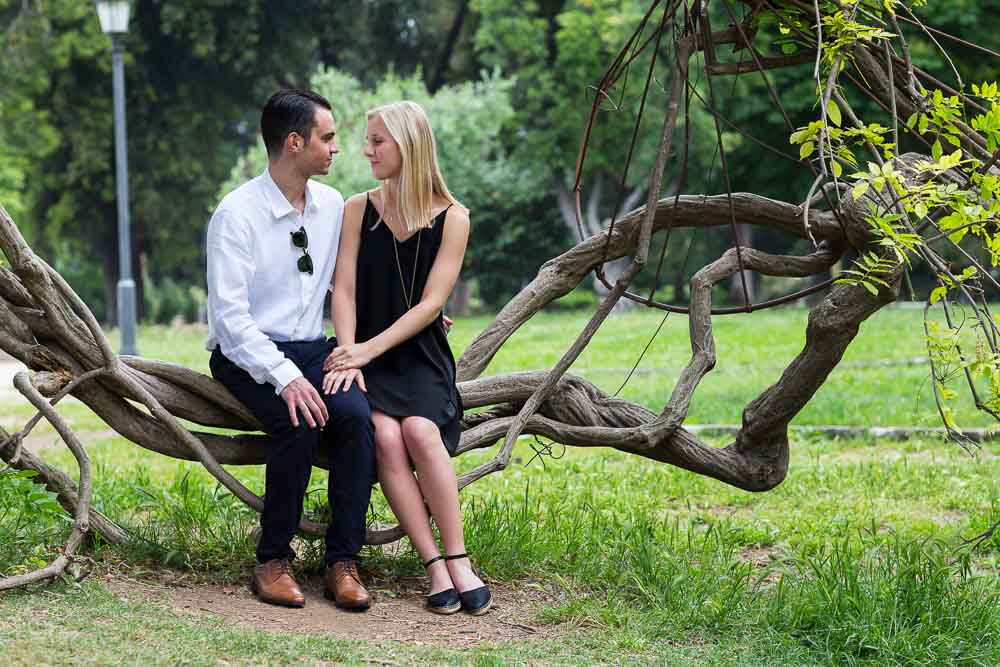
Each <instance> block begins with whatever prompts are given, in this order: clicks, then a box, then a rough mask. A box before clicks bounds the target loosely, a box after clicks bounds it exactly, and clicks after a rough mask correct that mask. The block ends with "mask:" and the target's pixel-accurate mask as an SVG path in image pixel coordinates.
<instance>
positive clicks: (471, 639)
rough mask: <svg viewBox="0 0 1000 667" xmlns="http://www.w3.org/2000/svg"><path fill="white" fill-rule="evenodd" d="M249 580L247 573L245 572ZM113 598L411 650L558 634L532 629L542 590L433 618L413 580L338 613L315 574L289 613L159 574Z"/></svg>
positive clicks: (236, 591) (496, 589)
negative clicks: (476, 611) (362, 607)
mask: <svg viewBox="0 0 1000 667" xmlns="http://www.w3.org/2000/svg"><path fill="white" fill-rule="evenodd" d="M248 576H249V575H248ZM106 583H107V584H108V586H109V587H110V588H111V589H112V591H114V593H115V594H116V595H118V596H119V597H120V598H122V599H125V600H129V601H159V600H162V599H163V598H164V597H166V599H167V600H168V604H169V605H170V608H171V609H172V610H173V611H175V612H177V613H184V614H191V615H194V616H215V617H220V618H222V619H224V620H225V621H227V622H231V623H238V624H240V625H245V626H248V627H252V628H255V629H257V630H263V631H264V632H269V633H273V634H294V635H334V636H336V637H338V638H342V639H365V640H372V641H400V642H407V643H412V644H416V645H421V644H438V643H440V644H447V645H448V646H450V647H455V646H466V645H472V644H476V643H479V642H483V641H489V642H507V641H512V640H530V639H538V638H546V637H552V636H554V635H555V634H558V633H559V629H558V628H555V627H552V626H541V627H539V626H536V625H535V624H534V622H533V619H534V616H535V614H536V612H537V611H538V609H539V608H540V607H541V606H542V605H543V604H547V603H552V602H555V601H556V600H557V597H556V593H554V592H553V591H551V590H547V589H545V588H543V587H541V586H532V585H530V584H529V585H527V586H522V587H520V588H515V587H512V586H507V585H497V584H490V587H491V588H492V590H493V607H492V608H491V609H490V611H489V612H488V613H486V614H485V615H483V616H478V617H476V616H470V615H468V614H464V613H461V612H459V613H458V614H453V615H451V616H439V615H437V614H432V613H430V612H428V611H425V610H424V608H423V603H424V600H423V595H422V589H421V587H422V586H423V585H424V581H422V580H419V579H413V580H404V581H401V582H395V584H394V585H393V586H391V587H390V586H387V585H378V582H376V584H375V585H372V586H371V587H370V588H369V590H370V591H371V592H372V596H373V599H374V603H373V604H372V606H371V609H369V610H368V611H367V612H348V611H343V610H340V609H337V608H336V607H334V606H333V603H332V602H330V601H328V600H326V599H325V598H324V597H323V581H322V578H321V577H319V576H318V575H315V576H311V577H309V578H304V577H301V576H300V577H299V584H300V585H301V586H302V590H303V592H304V593H305V596H306V606H305V607H303V608H302V609H288V608H285V607H277V606H274V605H270V604H265V603H263V602H260V601H259V600H257V598H256V596H254V594H253V593H252V592H251V591H250V589H249V587H248V585H246V584H239V585H238V584H211V583H208V584H201V583H198V584H195V583H191V582H185V581H183V580H177V579H173V580H171V578H170V577H163V578H161V579H160V580H155V579H130V578H126V577H123V576H121V575H116V576H114V577H113V578H108V579H107V580H106Z"/></svg>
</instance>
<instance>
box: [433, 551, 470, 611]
mask: <svg viewBox="0 0 1000 667" xmlns="http://www.w3.org/2000/svg"><path fill="white" fill-rule="evenodd" d="M439 560H445V557H444V556H435V557H434V558H431V559H430V560H429V561H427V562H426V563H424V569H427V568H429V567H430V566H431V565H433V564H434V563H436V562H438V561H439ZM424 606H425V607H426V608H427V611H432V612H434V613H435V614H454V613H455V612H457V611H458V610H459V609H461V608H462V600H461V598H460V597H459V595H458V591H456V590H455V589H454V588H448V589H445V590H443V591H440V592H438V593H434V594H433V595H428V596H427V602H426V604H425V605H424Z"/></svg>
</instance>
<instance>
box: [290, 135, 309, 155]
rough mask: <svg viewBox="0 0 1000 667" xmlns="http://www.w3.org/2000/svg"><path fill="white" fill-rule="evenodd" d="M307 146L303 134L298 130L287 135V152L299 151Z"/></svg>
mask: <svg viewBox="0 0 1000 667" xmlns="http://www.w3.org/2000/svg"><path fill="white" fill-rule="evenodd" d="M304 146H305V141H304V140H303V139H302V135H301V134H299V133H298V132H290V133H289V134H288V136H287V137H285V152H286V153H298V152H299V151H301V150H302V148H303V147H304Z"/></svg>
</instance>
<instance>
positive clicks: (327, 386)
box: [323, 368, 368, 394]
mask: <svg viewBox="0 0 1000 667" xmlns="http://www.w3.org/2000/svg"><path fill="white" fill-rule="evenodd" d="M354 382H357V383H358V388H359V389H360V390H361V391H363V392H367V391H368V387H366V386H365V376H364V375H362V374H361V369H359V368H351V369H348V370H346V371H330V372H329V373H327V374H326V375H324V376H323V393H324V394H333V393H336V392H337V391H338V390H339V389H340V388H341V386H343V389H344V391H347V390H348V389H350V388H351V384H352V383H354Z"/></svg>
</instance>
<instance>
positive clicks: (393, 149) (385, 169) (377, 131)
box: [364, 115, 403, 181]
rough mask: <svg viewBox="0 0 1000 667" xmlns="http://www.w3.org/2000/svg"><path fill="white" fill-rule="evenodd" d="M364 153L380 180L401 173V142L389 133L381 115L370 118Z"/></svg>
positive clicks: (375, 175) (374, 173) (374, 174)
mask: <svg viewBox="0 0 1000 667" xmlns="http://www.w3.org/2000/svg"><path fill="white" fill-rule="evenodd" d="M364 153H365V157H366V158H368V163H369V164H371V166H372V176H374V177H375V178H377V179H378V180H380V181H384V180H387V179H390V178H395V177H396V176H398V175H399V171H400V169H401V168H402V166H403V156H402V154H400V152H399V144H397V143H396V140H395V139H393V138H392V135H390V134H389V130H387V129H386V127H385V122H384V121H383V120H382V117H381V116H377V115H376V116H372V117H371V118H369V119H368V131H367V132H366V134H365V151H364Z"/></svg>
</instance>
